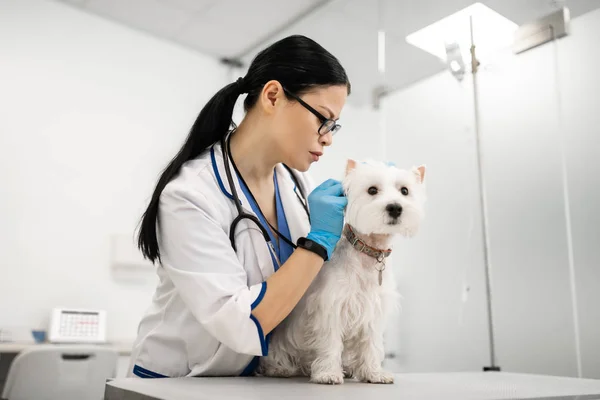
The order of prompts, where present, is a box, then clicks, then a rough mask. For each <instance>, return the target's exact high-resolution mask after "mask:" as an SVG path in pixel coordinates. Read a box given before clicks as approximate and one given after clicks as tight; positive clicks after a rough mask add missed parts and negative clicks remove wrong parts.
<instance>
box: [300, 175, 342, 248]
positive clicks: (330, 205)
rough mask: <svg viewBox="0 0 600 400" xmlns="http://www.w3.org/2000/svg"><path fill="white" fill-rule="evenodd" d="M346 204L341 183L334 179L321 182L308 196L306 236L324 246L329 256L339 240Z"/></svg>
mask: <svg viewBox="0 0 600 400" xmlns="http://www.w3.org/2000/svg"><path fill="white" fill-rule="evenodd" d="M347 204H348V199H347V198H346V196H344V189H343V187H342V183H341V182H339V181H336V180H335V179H329V180H327V181H325V182H323V183H322V184H320V185H319V186H317V187H316V188H315V190H313V191H312V193H311V194H310V195H309V196H308V205H309V207H310V232H309V234H308V235H307V236H306V238H307V239H310V240H312V241H314V242H316V243H318V244H320V245H321V246H323V247H325V249H326V250H327V256H328V257H329V258H331V254H332V253H333V249H334V248H335V245H336V244H337V242H338V241H339V240H340V236H341V234H342V229H343V228H344V209H345V208H346V205H347Z"/></svg>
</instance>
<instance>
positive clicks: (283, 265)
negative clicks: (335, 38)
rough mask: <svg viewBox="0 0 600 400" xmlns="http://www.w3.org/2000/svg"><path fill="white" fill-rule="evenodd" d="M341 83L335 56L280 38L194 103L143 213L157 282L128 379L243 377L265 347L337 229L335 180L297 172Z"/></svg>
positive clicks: (297, 39) (339, 96)
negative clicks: (239, 107) (237, 115)
mask: <svg viewBox="0 0 600 400" xmlns="http://www.w3.org/2000/svg"><path fill="white" fill-rule="evenodd" d="M349 92H350V83H349V81H348V77H347V76H346V72H345V71H344V69H343V67H342V66H341V65H340V63H339V61H338V60H337V59H336V58H335V57H334V56H333V55H331V54H330V53H329V52H328V51H327V50H325V49H324V48H323V47H321V46H320V45H319V44H317V43H316V42H314V41H313V40H311V39H308V38H306V37H303V36H290V37H287V38H285V39H282V40H280V41H278V42H276V43H274V44H272V45H271V46H269V47H268V48H266V49H265V50H263V51H261V52H260V53H259V54H258V55H257V56H256V58H255V59H254V60H253V61H252V64H251V65H250V68H249V70H248V72H247V74H246V76H245V77H244V78H240V79H238V80H237V81H236V82H234V83H231V84H229V85H227V86H225V87H224V88H223V89H221V90H220V91H219V92H218V93H217V94H215V96H214V97H213V98H212V99H211V100H210V101H209V102H208V103H207V104H206V105H205V107H204V108H203V109H202V111H201V112H200V114H199V116H198V118H197V119H196V121H195V123H194V125H193V126H192V128H191V131H190V133H189V136H188V138H187V140H186V141H185V143H184V144H183V146H182V148H181V149H180V151H179V152H178V153H177V155H176V156H175V157H174V158H173V160H172V161H171V162H170V164H169V165H168V166H167V167H166V168H165V170H164V172H163V174H162V176H161V177H160V179H159V181H158V184H157V186H156V189H155V190H154V193H153V196H152V198H151V200H150V203H149V205H148V208H147V210H146V212H145V213H144V215H143V218H142V222H141V229H140V232H139V247H140V249H141V250H142V252H143V253H144V255H145V257H146V258H148V259H149V260H151V261H152V262H154V263H156V264H157V265H158V268H157V273H158V276H159V284H158V287H157V289H156V292H155V294H154V296H153V298H152V303H151V305H150V308H149V309H148V311H147V312H146V315H145V316H144V317H143V319H142V321H141V323H140V325H139V329H138V337H137V340H136V342H135V344H134V347H133V353H132V362H131V368H130V375H133V376H139V377H144V378H160V377H181V376H231V375H248V374H251V373H252V371H253V370H254V368H255V366H256V364H257V361H258V357H259V356H262V355H266V354H267V352H268V344H269V333H270V332H271V331H272V330H273V329H274V328H275V327H276V326H277V325H278V324H279V323H280V322H281V321H282V320H283V319H284V318H285V317H286V316H287V315H288V314H289V313H290V312H291V311H292V309H293V308H294V306H295V305H296V304H297V303H298V302H299V300H300V298H301V297H302V295H303V294H304V293H305V292H306V290H307V289H308V287H309V285H310V284H311V282H312V280H313V279H314V277H315V276H316V275H317V273H318V272H319V270H320V269H321V268H322V267H323V264H324V262H325V261H326V260H327V258H328V257H329V256H330V255H331V253H332V251H333V248H334V247H335V244H336V243H337V241H338V239H339V238H340V234H341V232H342V227H343V213H344V208H345V206H346V198H345V197H344V195H343V190H342V187H341V183H340V182H338V181H335V180H328V181H326V182H324V183H323V184H321V185H320V186H318V187H317V188H314V189H313V187H312V186H311V183H310V180H309V179H308V176H307V175H306V171H307V170H308V169H309V167H310V165H311V164H312V163H313V162H316V161H318V160H319V158H320V157H321V156H322V155H323V151H324V148H325V147H327V146H330V145H331V143H332V137H333V135H334V134H335V133H336V132H337V131H338V130H339V129H340V125H339V123H338V118H339V116H340V113H341V111H342V108H343V106H344V104H345V102H346V97H347V96H348V94H349ZM242 94H247V97H246V99H245V101H244V109H245V111H246V113H245V116H244V119H243V121H242V122H241V123H240V124H239V127H235V126H234V125H233V124H232V113H233V108H234V105H235V103H236V100H237V98H238V97H239V96H240V95H242Z"/></svg>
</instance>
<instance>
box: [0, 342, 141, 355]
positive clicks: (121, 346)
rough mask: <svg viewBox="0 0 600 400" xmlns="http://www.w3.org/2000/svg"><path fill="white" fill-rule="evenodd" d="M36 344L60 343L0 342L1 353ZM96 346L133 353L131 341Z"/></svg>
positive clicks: (49, 344) (121, 353)
mask: <svg viewBox="0 0 600 400" xmlns="http://www.w3.org/2000/svg"><path fill="white" fill-rule="evenodd" d="M34 346H36V347H37V346H60V344H53V343H43V344H39V343H35V342H0V353H19V352H21V351H23V350H25V349H28V348H31V347H34ZM95 346H107V347H110V348H114V349H115V350H117V351H118V352H119V355H121V356H128V355H131V347H132V346H133V345H132V344H131V343H106V344H95Z"/></svg>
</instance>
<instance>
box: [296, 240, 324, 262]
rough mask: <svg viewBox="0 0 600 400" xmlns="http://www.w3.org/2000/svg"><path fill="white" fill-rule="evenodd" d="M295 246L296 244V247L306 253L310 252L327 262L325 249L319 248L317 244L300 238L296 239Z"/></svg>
mask: <svg viewBox="0 0 600 400" xmlns="http://www.w3.org/2000/svg"><path fill="white" fill-rule="evenodd" d="M297 244H298V247H301V248H303V249H305V250H308V251H312V252H313V253H315V254H318V255H319V256H321V258H323V260H324V261H327V258H328V257H327V249H326V248H325V247H323V246H321V245H320V244H319V243H317V242H314V241H312V240H310V239H307V238H305V237H301V238H299V239H298V242H297Z"/></svg>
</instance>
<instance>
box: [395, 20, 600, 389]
mask: <svg viewBox="0 0 600 400" xmlns="http://www.w3.org/2000/svg"><path fill="white" fill-rule="evenodd" d="M599 26H600V10H596V11H593V12H590V13H588V14H585V15H583V16H581V17H579V18H577V19H575V20H573V21H572V32H571V35H570V36H568V37H566V38H564V39H561V40H559V41H558V42H556V43H550V44H547V45H544V46H541V47H538V48H536V49H533V50H530V51H528V52H526V53H523V54H520V55H516V56H515V55H513V56H508V57H505V58H503V59H501V60H500V61H499V62H498V63H497V64H495V65H493V66H491V68H484V69H482V70H481V72H480V73H479V75H478V77H479V84H480V96H481V102H480V107H481V114H480V115H481V129H482V130H481V132H482V137H483V139H482V140H483V152H484V174H485V175H484V176H485V179H486V188H487V190H486V193H487V195H488V203H489V222H490V239H491V249H490V250H491V252H490V254H491V260H492V283H493V286H492V290H493V292H492V293H493V312H494V317H495V318H494V321H495V334H496V344H497V346H496V350H497V358H498V364H499V365H500V366H501V367H502V368H503V370H505V371H513V372H526V373H542V374H553V375H567V376H578V374H579V368H578V357H577V353H578V352H577V342H578V341H579V342H580V348H581V351H580V353H581V376H583V377H587V378H600V364H599V363H598V360H599V359H600V353H598V352H599V351H600V350H599V349H600V342H599V339H598V338H600V323H599V321H600V319H599V317H600V314H599V313H598V311H597V307H596V306H595V305H596V304H598V303H599V301H600V298H599V296H600V295H599V294H598V293H599V292H598V287H599V286H600V275H599V272H598V271H599V269H598V265H599V263H600V250H599V249H598V247H597V239H598V238H599V237H600V220H598V218H597V213H596V212H595V211H594V210H595V207H596V205H597V204H598V200H600V197H599V196H600V192H599V191H598V188H599V187H600V181H599V180H598V179H599V178H598V176H600V161H599V159H600V158H599V155H600V140H599V138H598V135H597V129H596V127H597V126H598V123H599V122H600V120H599V119H598V118H599V117H598V115H597V113H596V112H595V111H594V109H593V107H594V105H595V104H597V103H598V96H599V94H598V93H600V78H599V77H598V74H597V73H595V70H594V69H593V68H594V67H593V66H594V65H597V64H598V61H599V60H600V50H598V47H597V46H595V45H594V44H593V43H594V40H595V38H597V37H598V36H599V34H600V31H599V29H600V28H599ZM468 79H469V77H467V80H466V81H464V82H463V83H462V84H458V83H457V82H456V81H455V80H454V79H453V78H452V77H451V75H450V74H449V73H447V72H445V73H442V74H439V75H436V76H434V77H432V78H430V79H428V80H425V81H422V82H419V83H417V84H415V85H413V86H412V87H410V88H408V89H406V90H403V91H401V92H398V93H395V94H394V95H392V96H390V97H389V98H388V99H387V100H386V101H385V112H384V119H385V121H386V122H385V124H386V126H387V136H388V138H387V142H388V149H390V150H389V151H394V152H396V151H397V152H398V153H397V155H396V156H394V157H390V153H389V152H388V157H390V158H393V159H394V160H395V161H397V162H405V163H420V162H425V163H427V164H428V167H429V171H428V173H429V176H428V177H429V182H428V188H429V203H428V208H427V210H428V216H427V218H428V222H427V223H426V224H425V226H424V229H423V232H422V234H421V235H420V236H419V237H418V238H417V239H415V240H413V243H412V244H411V243H410V242H408V241H407V242H406V243H405V244H404V247H405V250H406V251H404V252H403V253H402V257H403V258H404V259H403V260H402V261H400V262H399V263H397V264H396V268H398V269H399V270H400V271H401V274H400V284H401V287H402V288H403V290H404V297H405V299H404V305H405V308H404V311H403V314H402V316H401V321H400V328H399V329H400V333H401V334H400V345H399V348H400V355H401V358H400V360H399V364H400V366H401V368H403V369H404V370H407V371H433V370H435V371H455V370H464V369H475V370H478V369H480V368H481V366H483V365H487V364H488V362H489V361H488V360H489V358H488V355H487V352H488V345H487V328H486V326H485V321H486V318H487V313H486V311H485V307H484V306H485V297H484V292H483V290H484V280H483V274H482V272H483V268H484V267H483V257H482V251H481V249H482V243H481V239H480V238H481V231H480V230H479V226H480V221H479V219H478V215H479V213H480V209H479V207H478V203H477V197H476V196H477V181H476V175H475V174H474V171H475V167H476V164H475V161H474V150H475V147H474V146H475V144H474V142H473V140H472V139H473V137H474V132H473V110H472V104H471V101H472V100H471V99H472V92H471V90H472V88H471V82H470V81H469V80H468ZM391 127H393V129H392V128H391ZM391 149H393V150H391ZM563 156H564V162H563ZM563 171H564V172H565V175H564V176H566V181H564V182H563V178H562V177H563ZM565 189H567V190H566V191H565ZM565 193H566V195H565ZM472 226H473V227H474V228H471V227H472ZM569 226H570V227H571V229H570V230H569V229H568V228H569ZM569 243H572V245H573V246H572V249H573V252H572V253H571V252H570V251H569ZM571 259H572V262H571V261H570V260H571ZM465 277H466V278H465ZM465 281H466V283H465ZM465 285H468V286H469V287H470V291H469V297H468V300H467V301H461V292H462V291H463V288H464V287H465ZM573 289H574V291H573ZM574 310H575V311H574ZM457 315H460V319H459V318H457ZM465 328H467V329H465Z"/></svg>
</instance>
